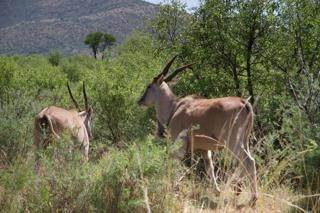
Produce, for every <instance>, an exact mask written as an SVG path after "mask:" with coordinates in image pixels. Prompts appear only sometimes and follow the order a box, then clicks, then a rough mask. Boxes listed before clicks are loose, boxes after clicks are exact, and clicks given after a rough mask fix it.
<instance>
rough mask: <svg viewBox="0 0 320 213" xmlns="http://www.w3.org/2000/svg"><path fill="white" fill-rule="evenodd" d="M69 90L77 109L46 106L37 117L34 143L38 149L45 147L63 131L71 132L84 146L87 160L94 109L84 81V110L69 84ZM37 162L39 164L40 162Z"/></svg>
mask: <svg viewBox="0 0 320 213" xmlns="http://www.w3.org/2000/svg"><path fill="white" fill-rule="evenodd" d="M68 91H69V95H70V97H71V99H72V101H73V103H74V105H75V106H76V109H77V110H74V109H72V110H66V109H63V108H60V107H56V106H49V107H46V108H44V109H43V110H42V111H41V112H40V113H39V114H38V115H37V116H36V117H35V121H34V125H35V127H34V145H35V147H36V149H37V150H39V148H40V147H43V148H45V147H47V146H48V145H49V143H50V142H51V141H52V139H53V138H56V139H58V138H60V136H61V134H62V133H69V134H71V136H72V138H73V139H74V140H75V141H76V142H78V143H80V145H81V147H82V148H83V153H84V157H85V160H86V161H87V160H88V154H89V153H88V152H89V141H90V139H91V138H92V133H91V119H92V113H93V110H92V107H91V106H89V105H88V98H87V94H86V89H85V85H84V83H83V96H84V102H85V110H84V111H80V108H79V105H78V103H77V102H76V100H75V99H74V98H73V95H72V92H71V90H70V87H69V84H68ZM43 132H45V135H43ZM37 160H38V159H37ZM36 163H37V164H38V162H36ZM36 166H38V165H36ZM37 169H38V168H37Z"/></svg>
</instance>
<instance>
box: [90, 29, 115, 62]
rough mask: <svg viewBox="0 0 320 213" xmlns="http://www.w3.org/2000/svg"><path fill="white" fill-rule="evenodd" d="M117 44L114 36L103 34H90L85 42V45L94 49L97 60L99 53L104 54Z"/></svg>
mask: <svg viewBox="0 0 320 213" xmlns="http://www.w3.org/2000/svg"><path fill="white" fill-rule="evenodd" d="M115 42H116V38H115V37H114V36H113V35H111V34H108V33H102V32H93V33H89V34H88V35H87V36H86V38H85V40H84V43H85V44H86V45H88V46H89V47H90V48H91V49H92V52H93V56H94V58H97V54H98V52H99V51H100V52H103V51H104V50H105V49H106V48H107V47H110V46H112V45H113V44H114V43H115Z"/></svg>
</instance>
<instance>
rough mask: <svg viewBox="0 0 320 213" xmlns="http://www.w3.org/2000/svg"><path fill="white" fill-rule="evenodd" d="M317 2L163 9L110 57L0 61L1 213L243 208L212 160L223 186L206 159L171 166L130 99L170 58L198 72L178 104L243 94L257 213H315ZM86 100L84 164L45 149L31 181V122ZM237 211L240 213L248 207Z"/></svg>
mask: <svg viewBox="0 0 320 213" xmlns="http://www.w3.org/2000/svg"><path fill="white" fill-rule="evenodd" d="M319 11H320V5H319V3H318V2H317V1H307V0H306V1H295V0H290V1H289V0H284V1H261V0H255V1H242V0H241V1H220V0H207V1H204V2H203V4H202V6H201V7H200V8H199V9H197V10H196V11H194V13H193V14H187V13H186V11H185V9H184V7H183V5H181V4H180V3H179V2H178V1H172V2H171V4H168V5H163V6H161V7H160V12H159V15H158V16H157V17H155V19H154V20H152V21H151V22H150V24H149V26H148V28H147V29H146V30H145V31H143V32H135V33H133V34H132V35H130V36H129V37H128V38H127V39H126V41H125V42H124V43H123V44H121V45H119V46H118V47H116V48H115V49H113V50H112V54H109V53H110V51H111V50H108V51H109V52H108V55H107V57H104V59H103V60H95V59H94V58H92V57H89V56H80V55H74V56H63V55H61V54H60V53H59V52H52V53H50V54H49V55H28V56H21V55H13V56H4V55H3V56H0V87H1V89H0V113H1V114H0V119H1V121H0V130H1V131H0V144H1V147H0V160H1V161H0V209H1V211H4V212H21V211H26V212H28V211H29V212H43V211H45V212H47V211H59V212H60V211H61V212H73V211H75V212H92V211H106V212H143V211H147V209H148V208H149V207H150V209H151V211H153V212H183V211H186V212H198V211H212V210H215V211H218V212H219V211H221V212H237V211H238V210H237V209H236V207H235V206H236V205H235V204H238V203H242V202H246V201H247V200H248V199H249V197H250V196H249V193H250V190H249V186H248V184H245V185H244V186H243V191H244V192H243V193H242V194H241V195H240V196H239V197H236V195H235V194H234V193H233V180H235V179H237V175H238V172H237V171H238V169H237V167H236V164H235V163H234V161H233V160H232V158H231V156H230V155H229V154H228V153H227V152H221V153H215V156H214V163H215V166H216V170H217V174H218V182H219V185H220V187H221V189H222V192H221V194H220V195H219V196H217V195H216V194H215V193H214V189H213V187H212V184H211V183H209V181H208V180H207V179H206V176H205V174H204V170H203V162H202V161H201V160H200V159H197V162H198V164H196V165H194V166H192V167H190V165H189V164H190V162H189V161H188V160H186V161H185V162H184V163H182V162H180V161H177V160H174V159H172V157H170V156H171V155H170V154H171V153H172V151H173V150H174V149H176V148H177V145H176V144H172V143H171V142H170V139H163V140H159V139H155V137H154V132H155V129H156V119H155V112H154V109H147V110H144V109H141V108H139V107H138V106H137V100H138V98H139V96H140V95H141V94H142V92H143V90H144V89H145V87H146V85H147V84H148V83H150V81H151V80H152V79H153V77H154V76H155V75H156V74H157V73H158V72H159V71H160V70H161V68H162V66H163V65H164V64H165V63H166V62H167V60H168V59H169V58H171V57H172V55H175V54H177V53H178V54H179V58H178V61H177V62H176V63H175V65H174V66H176V67H177V66H179V65H183V64H186V63H189V62H196V64H195V65H194V69H193V70H192V71H186V72H184V73H183V74H181V75H180V76H179V77H178V78H177V79H178V80H177V82H176V84H175V85H174V86H173V90H174V92H175V93H176V94H177V95H179V96H185V95H188V94H194V93H195V94H198V95H201V96H203V97H207V98H214V97H223V96H241V97H244V98H247V97H249V96H251V101H253V105H254V106H255V123H254V131H253V133H252V135H251V142H250V148H251V153H252V155H253V156H254V158H255V159H256V164H257V177H258V183H259V185H258V187H259V199H258V202H257V206H256V207H255V210H256V211H258V212H275V211H278V212H279V211H280V212H288V211H297V212H300V211H302V212H303V211H313V212H318V211H319V210H320V200H319V191H320V149H319V147H318V146H319V143H320V134H319V132H320V125H319V122H320V110H319V107H320V86H319V83H320V82H319V76H320V72H319V69H320V63H319V62H320V58H319V47H320V37H319V36H318V35H319V33H320V23H319V20H320V17H319V16H320V12H319ZM67 81H69V82H70V84H71V86H72V88H73V92H74V96H75V97H76V99H77V100H78V102H80V103H81V101H83V98H82V91H81V89H82V82H83V81H84V82H85V83H86V87H87V94H88V96H89V102H90V104H91V105H92V107H93V109H94V118H93V127H92V128H93V135H94V139H93V140H92V141H91V143H90V152H89V158H90V160H89V162H88V163H83V162H82V160H81V153H80V152H77V151H74V152H69V151H68V150H69V149H70V147H72V146H74V144H73V142H72V140H70V138H69V137H68V135H65V136H64V137H63V138H62V139H61V140H58V141H57V142H56V143H53V144H51V146H49V147H48V149H47V150H43V151H40V153H39V154H40V155H41V161H42V164H43V172H42V174H41V175H36V174H35V172H34V170H33V169H34V168H33V167H34V160H35V149H34V147H33V122H34V116H35V115H36V114H37V113H38V112H39V111H40V110H41V109H42V108H44V107H47V106H49V105H56V106H62V107H66V108H68V107H69V108H72V107H73V106H72V102H71V100H70V98H69V94H68V92H67V86H66V83H67ZM255 210H254V209H251V208H249V207H245V208H244V209H243V211H246V212H247V211H248V212H250V211H255Z"/></svg>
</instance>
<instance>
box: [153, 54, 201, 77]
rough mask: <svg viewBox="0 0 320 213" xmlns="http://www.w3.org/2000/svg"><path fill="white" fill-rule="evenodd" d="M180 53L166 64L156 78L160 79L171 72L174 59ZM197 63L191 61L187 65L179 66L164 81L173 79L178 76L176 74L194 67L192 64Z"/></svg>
mask: <svg viewBox="0 0 320 213" xmlns="http://www.w3.org/2000/svg"><path fill="white" fill-rule="evenodd" d="M177 56H178V55H175V56H174V57H173V58H172V59H171V60H170V61H169V62H168V63H167V64H166V66H165V67H164V68H163V70H162V71H161V73H160V74H159V75H158V76H157V77H156V78H155V79H158V78H160V77H161V76H164V77H165V76H166V75H167V74H168V72H169V69H170V67H171V65H172V64H173V62H174V60H175V59H176V58H177ZM194 64H195V63H191V64H187V65H185V66H182V67H179V68H178V69H176V70H175V71H173V72H172V73H171V74H170V75H169V76H167V77H166V78H165V79H164V81H165V82H169V81H171V80H172V79H173V78H174V77H176V75H178V74H179V73H180V72H182V71H184V70H186V69H188V68H189V69H192V66H193V65H194Z"/></svg>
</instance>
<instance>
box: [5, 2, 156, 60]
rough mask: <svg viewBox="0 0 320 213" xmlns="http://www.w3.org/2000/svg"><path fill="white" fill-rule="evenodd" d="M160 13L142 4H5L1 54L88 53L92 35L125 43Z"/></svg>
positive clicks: (147, 4) (154, 7)
mask: <svg viewBox="0 0 320 213" xmlns="http://www.w3.org/2000/svg"><path fill="white" fill-rule="evenodd" d="M156 10H157V7H156V6H155V5H153V4H150V3H147V2H144V1H142V0H1V1H0V17H1V18H0V54H30V53H48V52H50V51H51V50H53V49H58V50H60V51H62V52H64V53H67V54H70V53H86V52H88V48H87V47H86V46H85V45H84V44H83V40H84V37H85V36H86V35H87V34H88V33H90V32H92V31H102V32H108V33H112V34H113V35H115V36H116V38H117V41H118V42H121V41H123V39H124V38H125V37H126V36H127V35H128V34H129V33H130V32H131V31H132V30H134V29H137V28H140V27H142V26H143V25H144V23H145V20H147V19H149V18H151V17H153V16H154V14H155V13H156Z"/></svg>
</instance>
